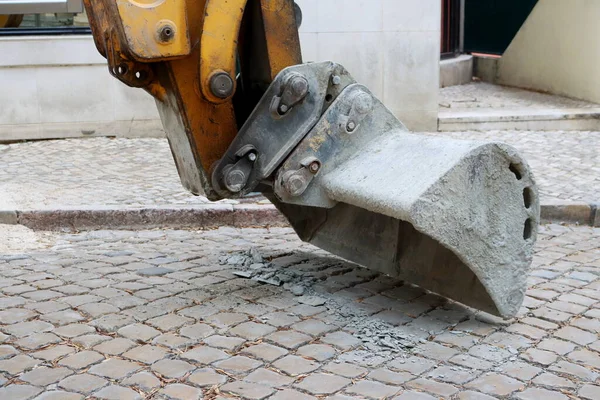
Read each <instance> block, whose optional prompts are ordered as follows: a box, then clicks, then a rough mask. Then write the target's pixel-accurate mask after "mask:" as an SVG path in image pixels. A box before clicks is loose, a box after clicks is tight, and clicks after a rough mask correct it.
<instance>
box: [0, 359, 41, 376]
mask: <svg viewBox="0 0 600 400" xmlns="http://www.w3.org/2000/svg"><path fill="white" fill-rule="evenodd" d="M39 363H40V362H39V361H38V360H35V359H33V358H31V357H29V356H27V355H24V354H19V355H18V356H14V357H13V358H10V359H7V360H0V372H7V373H9V374H11V375H16V374H19V373H21V372H23V371H26V370H28V369H30V368H32V367H34V366H36V365H38V364H39Z"/></svg>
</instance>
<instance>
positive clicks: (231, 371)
mask: <svg viewBox="0 0 600 400" xmlns="http://www.w3.org/2000/svg"><path fill="white" fill-rule="evenodd" d="M52 237H53V238H54V239H52V240H54V242H53V244H51V247H47V248H43V249H41V250H36V251H34V252H30V253H27V254H24V255H23V256H21V257H18V258H16V259H9V260H8V262H10V263H11V264H10V268H2V265H3V263H6V261H5V260H7V257H6V256H4V255H0V280H1V279H4V281H0V286H2V283H1V282H4V283H5V286H3V287H2V289H9V290H8V291H6V290H5V291H4V292H3V293H4V294H3V295H2V296H1V297H0V305H5V306H6V307H4V308H3V310H8V313H6V314H4V315H6V316H7V317H11V318H15V319H16V321H15V322H14V323H10V324H4V325H2V324H0V330H2V331H3V332H4V334H3V335H2V337H0V342H2V345H0V372H1V373H2V376H3V377H2V378H0V385H6V384H7V385H8V387H10V386H13V385H15V384H16V383H31V384H32V385H41V387H45V390H46V392H45V393H44V395H45V396H51V397H49V398H52V396H53V397H54V398H57V396H59V394H56V393H54V394H53V393H52V392H56V388H57V387H58V388H61V390H66V391H67V392H78V393H79V394H75V396H77V397H76V398H80V397H81V395H80V394H81V393H84V394H85V395H86V396H88V395H89V396H96V398H98V397H99V396H97V395H98V393H109V394H110V393H111V392H112V391H113V390H114V391H116V392H122V393H129V394H131V393H132V392H135V393H137V390H141V391H142V392H143V393H150V392H152V391H154V390H157V391H158V392H157V393H155V397H156V398H159V399H163V398H169V397H171V398H177V396H179V398H189V397H191V398H194V396H198V397H200V396H201V395H202V391H204V395H205V396H206V397H209V396H208V395H207V393H209V391H211V390H212V389H211V388H212V387H213V386H217V387H218V388H219V390H220V391H221V393H224V394H227V393H236V391H237V392H239V393H236V394H238V395H240V393H241V391H246V392H244V393H245V394H243V396H246V395H248V394H250V395H251V396H258V398H261V397H260V396H266V397H265V398H267V397H270V396H273V398H275V399H280V398H285V397H282V396H283V395H284V394H287V395H289V399H291V400H292V399H295V398H298V399H311V398H315V395H316V396H319V397H320V396H321V394H324V395H325V396H331V397H332V398H338V399H342V398H357V397H369V396H377V395H379V394H382V393H383V394H389V393H392V391H393V393H392V394H389V395H388V397H389V398H401V399H410V398H417V399H418V398H423V399H431V398H436V397H449V396H451V397H452V398H457V399H461V400H469V399H475V400H477V399H489V398H493V397H494V396H512V397H513V398H519V397H518V396H521V397H522V398H524V399H527V398H535V396H536V395H538V394H540V393H541V394H545V393H546V392H544V391H541V390H546V391H550V392H557V393H560V394H564V395H565V396H570V397H571V398H585V397H584V395H583V394H585V393H587V392H586V391H590V393H592V395H590V396H593V393H594V392H593V389H594V386H593V385H594V382H596V379H598V374H597V369H599V368H600V357H599V356H598V354H599V353H598V351H599V350H600V340H598V338H597V331H598V326H597V324H596V321H597V319H598V318H600V313H596V312H595V310H596V309H595V308H594V306H595V305H597V302H598V300H596V299H595V298H596V297H598V298H600V294H599V293H600V276H598V275H595V274H592V275H594V277H595V279H594V280H592V281H591V282H590V281H589V278H590V276H588V275H587V274H590V273H592V272H593V271H595V268H597V267H600V265H596V264H598V263H599V262H598V258H599V257H597V256H596V253H597V252H598V248H599V247H600V240H599V238H600V232H598V231H597V230H593V229H591V228H576V227H561V226H554V225H550V226H545V227H542V228H541V234H540V241H539V242H538V246H537V249H536V257H535V258H534V267H533V269H532V271H541V273H534V276H533V277H532V278H531V279H530V280H529V292H530V293H531V294H532V295H535V296H536V297H537V299H534V297H528V299H530V300H528V302H527V307H528V308H527V309H526V311H525V312H523V314H522V315H520V316H519V317H517V318H515V319H514V320H511V321H508V322H503V321H501V320H499V319H497V318H490V317H489V316H486V315H484V314H481V313H473V312H472V311H471V310H468V309H466V308H464V307H460V306H458V305H455V304H453V303H443V302H441V301H440V299H439V298H437V297H436V296H432V295H426V294H424V292H422V291H421V290H420V289H418V288H412V287H406V286H399V285H401V283H398V282H395V281H394V280H390V279H387V278H385V279H384V278H381V277H379V276H378V275H376V274H373V273H370V272H369V274H367V275H361V274H362V270H359V271H354V270H353V268H355V267H354V266H349V267H344V268H345V270H344V272H343V273H342V275H339V276H337V277H336V279H335V282H336V285H337V284H338V283H340V282H345V283H344V284H343V285H339V286H335V285H331V286H328V290H327V291H325V292H321V293H322V294H320V295H319V296H322V297H324V298H327V299H331V300H334V301H336V302H340V303H343V304H344V310H345V311H348V310H352V311H353V312H356V313H359V315H361V317H360V318H361V319H362V322H363V323H364V322H368V321H369V320H371V319H372V320H373V321H374V320H375V319H376V318H378V317H377V315H373V316H368V315H370V314H371V313H372V312H373V309H371V308H370V307H371V306H376V307H383V308H384V309H386V311H385V312H386V313H387V315H386V318H388V320H389V321H391V322H393V323H392V324H390V327H391V326H395V329H398V330H399V331H400V332H405V333H407V334H408V333H409V334H414V335H415V338H416V339H415V340H416V341H422V343H417V344H418V346H417V347H416V348H401V349H397V350H398V352H397V353H391V352H389V350H386V349H382V348H377V347H375V348H368V349H367V348H366V345H365V342H363V340H362V339H360V338H358V337H357V336H355V335H354V334H353V332H354V328H353V326H352V323H353V322H352V321H351V320H349V319H348V317H347V316H344V315H341V314H340V313H339V312H340V311H339V310H338V309H337V308H334V307H331V306H330V303H329V300H328V301H327V302H326V303H325V304H324V305H320V306H318V307H313V306H308V305H305V304H301V305H299V303H298V302H297V301H296V297H295V296H293V295H292V294H291V293H288V292H286V291H285V290H283V289H282V288H271V287H263V286H256V284H255V283H253V282H251V281H246V280H243V279H240V278H237V277H234V276H233V275H232V274H231V273H230V270H229V267H228V266H222V265H219V262H218V260H219V257H220V256H221V255H222V254H223V253H229V252H237V251H244V250H246V249H248V248H249V247H252V246H256V247H259V248H260V249H261V252H263V253H264V254H268V255H269V257H273V260H274V261H275V262H279V263H281V264H282V265H284V267H285V268H296V267H297V266H296V265H295V264H293V263H294V262H297V261H294V260H298V259H300V260H301V261H300V262H302V263H306V264H302V265H301V266H300V264H299V266H298V270H306V271H311V270H312V271H314V270H315V267H314V266H319V268H324V267H327V263H332V262H333V263H339V260H337V259H331V258H329V257H328V256H327V255H326V254H325V253H324V252H321V251H316V250H315V249H314V248H312V247H311V246H308V245H305V244H302V243H300V242H299V241H298V240H297V239H296V238H295V237H294V236H293V233H292V232H291V231H290V230H289V229H273V230H269V229H261V230H252V229H247V230H238V229H230V228H228V229H220V230H217V231H207V232H187V231H142V232H110V231H102V232H87V233H85V232H84V233H79V234H73V235H63V234H52ZM282 254H285V258H283V257H281V258H282V260H279V261H278V258H280V256H281V255H282ZM290 254H291V255H290ZM111 258H114V259H115V262H114V263H113V262H111ZM155 260H158V261H156V262H158V263H161V264H157V265H164V266H165V268H169V269H172V270H173V271H176V272H173V273H169V274H166V275H163V276H155V277H141V276H139V275H136V274H135V273H129V272H124V271H126V269H124V268H122V265H125V264H133V263H140V264H146V265H153V264H152V263H153V262H155ZM48 263H50V264H52V265H53V267H52V268H46V269H44V268H43V266H45V265H47V264H48ZM175 263H177V264H178V266H177V267H174V268H171V267H170V265H171V264H175ZM290 263H292V264H290ZM309 264H310V265H313V267H309V266H308V265H309ZM81 266H83V268H82V267H81ZM88 267H89V269H87V268H88ZM334 269H335V268H334ZM131 271H133V272H134V271H135V269H132V270H131ZM348 271H349V272H348ZM543 271H550V272H551V273H547V272H543ZM578 272H579V273H582V274H584V275H581V274H577V273H578ZM344 275H348V276H349V277H348V278H346V277H344ZM21 276H22V279H21V278H19V277H21ZM567 277H569V278H567ZM201 278H208V279H205V280H203V281H200V279H201ZM213 278H215V279H213ZM324 278H325V279H326V278H327V276H324ZM359 278H360V279H359ZM573 278H579V280H578V279H573ZM582 278H585V280H581V279H582ZM40 279H41V280H40ZM46 280H48V281H51V280H55V281H62V282H65V283H67V284H66V285H62V286H61V285H59V286H54V283H56V282H54V283H50V286H46V285H44V284H42V285H38V284H37V283H38V282H44V281H46ZM192 280H194V281H195V280H198V282H199V283H200V284H201V285H203V286H199V287H196V286H194V284H192V283H190V281H192ZM327 280H328V279H326V280H325V282H327ZM25 282H26V284H27V285H28V286H30V287H32V288H33V289H32V290H30V291H37V290H40V291H46V290H52V291H55V292H57V293H64V294H65V296H64V297H61V298H56V299H51V300H36V299H37V297H36V296H34V297H31V296H29V297H24V294H26V293H28V292H22V291H21V290H20V289H17V290H16V291H11V290H10V288H11V287H12V286H21V287H23V285H24V284H25ZM116 282H119V283H116ZM207 282H218V283H209V284H207ZM348 282H349V283H348ZM355 282H358V283H355ZM84 283H85V284H84ZM347 283H348V284H347ZM86 285H87V286H91V288H88V287H86ZM102 285H104V286H102ZM116 286H119V287H118V288H117V287H116ZM166 287H169V290H167V289H166ZM65 288H66V289H65ZM177 288H180V289H177ZM263 288H264V289H265V290H264V293H263V292H261V290H262V289H263ZM336 288H342V289H341V290H340V291H336V290H337V289H336ZM28 290H29V288H28ZM179 290H181V291H179ZM139 291H144V294H143V296H141V297H140V296H138V292H139ZM238 291H239V292H240V293H239V295H233V292H236V293H237V292H238ZM549 292H552V295H550V296H546V295H545V294H547V293H549ZM165 293H167V295H164V294H165ZM157 296H158V299H157V300H154V299H155V298H157ZM257 296H258V297H257ZM338 296H339V297H338ZM43 297H45V295H43V296H41V297H40V298H43ZM144 297H148V298H144ZM7 299H8V300H7ZM363 299H368V300H369V302H368V303H367V305H368V307H365V306H364V304H362V303H364V300H363ZM386 299H389V300H386ZM586 299H589V300H586ZM63 300H64V301H63ZM592 300H593V301H592ZM386 301H389V304H387V303H386ZM361 302H362V303H361ZM355 303H356V304H357V306H356V307H355V306H354V305H355ZM104 304H107V305H109V307H104V306H102V305H104ZM408 304H418V306H410V307H412V309H414V310H417V309H418V310H417V311H418V313H415V315H413V316H409V315H407V314H404V311H406V310H407V309H408V308H407V305H408ZM571 305H574V306H576V307H572V306H571ZM552 307H555V308H560V310H556V309H554V308H552ZM0 309H2V308H0ZM18 310H24V311H22V312H21V311H18ZM103 310H106V311H109V313H108V314H102V315H100V316H99V315H98V314H97V312H103ZM540 310H542V311H543V312H541V311H540ZM0 312H1V311H0ZM71 312H77V313H78V314H79V315H80V316H81V318H83V319H82V320H81V321H78V322H76V323H69V324H66V325H62V326H59V325H58V324H60V323H61V322H62V320H61V319H56V320H54V319H52V322H51V323H50V322H45V321H44V319H46V320H49V319H48V318H47V317H45V315H47V314H53V313H55V314H56V315H58V316H68V315H69V314H70V313H71ZM417 314H418V315H417ZM400 315H401V316H402V317H397V316H400ZM19 318H23V320H19ZM50 318H52V316H51V317H50ZM557 319H560V321H557ZM461 321H462V322H461ZM132 327H133V328H132ZM339 329H343V330H339ZM428 331H433V332H436V333H434V334H430V333H429V332H428ZM144 333H148V334H147V335H144ZM54 335H56V336H54ZM155 335H156V336H155ZM44 337H46V338H51V337H52V338H53V339H52V340H53V341H54V340H56V339H54V338H55V337H56V338H59V339H60V341H61V342H63V343H58V344H51V345H50V346H49V347H44V348H42V349H41V350H40V349H38V350H32V349H29V348H27V346H25V347H21V346H20V345H22V344H26V343H27V341H31V340H32V338H44ZM99 340H103V341H102V342H101V343H96V342H97V341H99ZM140 340H146V341H149V342H150V343H151V344H143V343H142V344H141V343H139V342H137V341H140ZM41 343H43V341H40V344H41ZM276 344H277V345H276ZM36 345H37V344H36ZM30 347H31V346H30ZM386 352H387V353H386ZM113 363H114V366H112V364H113ZM67 364H68V365H67ZM117 364H122V365H123V366H124V368H119V365H117ZM35 367H37V368H35ZM71 368H72V369H71ZM196 368H203V369H201V370H198V369H196ZM154 371H155V372H156V375H155V374H154ZM67 373H68V374H72V375H69V376H66V375H63V374H67ZM157 376H158V377H157ZM159 377H160V379H159ZM324 377H331V378H328V379H331V380H332V381H333V382H340V383H342V382H343V383H347V382H350V383H347V384H346V385H344V386H343V387H337V386H335V385H334V384H333V383H332V382H329V380H328V379H325V378H324ZM14 379H16V380H14ZM172 379H174V380H172ZM161 380H163V381H161ZM57 381H58V382H59V383H58V384H56V382H57ZM313 381H314V382H313ZM7 382H8V383H7ZM70 382H71V384H72V386H69V387H67V386H66V385H68V384H69V383H70ZM94 383H96V384H97V385H101V386H100V387H95V386H94ZM330 383H331V386H328V385H329V384H330ZM47 385H49V386H47ZM161 385H162V387H161ZM177 385H180V386H177ZM227 385H229V386H227ZM269 385H271V386H269ZM320 385H322V387H320ZM585 385H589V386H585ZM21 386H22V385H21ZM91 386H94V387H93V388H91V389H90V387H91ZM338 386H339V385H338ZM111 387H115V389H109V388H111ZM224 387H227V388H228V390H224V389H223V388H224ZM271 387H273V388H278V389H281V391H278V392H277V393H276V392H274V391H272V390H273V389H271ZM290 387H292V388H293V389H290ZM105 388H106V389H105ZM116 388H130V389H132V391H131V392H130V391H127V392H123V391H122V390H119V389H116ZM167 388H168V389H167ZM584 388H585V389H584ZM161 390H162V391H161ZM215 390H216V389H215ZM254 390H256V391H257V392H256V393H255V392H253V391H254ZM210 393H211V395H212V393H215V392H210ZM484 393H485V394H484ZM500 393H502V394H500ZM505 393H508V394H505ZM123 396H125V394H124V395H123ZM186 396H188V397H186ZM334 396H335V397H334ZM527 396H529V397H527ZM532 396H534V397H532ZM106 397H108V395H106ZM545 397H549V396H545ZM58 398H60V397H58ZM65 398H68V397H66V395H65ZM209 398H210V397H209ZM216 398H219V397H218V396H216ZM247 398H250V397H247ZM549 398H550V397H549ZM590 398H593V397H590Z"/></svg>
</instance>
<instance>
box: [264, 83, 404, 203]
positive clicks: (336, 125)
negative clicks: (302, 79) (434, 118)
mask: <svg viewBox="0 0 600 400" xmlns="http://www.w3.org/2000/svg"><path fill="white" fill-rule="evenodd" d="M398 129H402V130H406V128H404V126H403V125H402V123H401V122H400V121H398V120H397V119H396V118H395V117H394V116H393V115H391V113H390V112H389V111H388V110H387V109H386V108H385V106H383V104H381V102H380V101H379V100H377V99H376V98H375V97H374V96H373V95H372V94H371V92H370V91H369V89H367V88H366V87H364V86H362V85H359V84H352V85H350V86H348V87H347V88H346V89H345V90H344V91H343V92H342V94H340V95H339V96H338V98H337V99H336V100H335V101H334V102H333V104H332V105H331V107H329V109H327V111H326V112H325V114H323V117H322V118H321V119H320V120H319V122H318V123H317V124H316V125H315V127H314V128H313V129H312V130H311V131H310V133H309V134H308V135H306V137H305V138H304V140H303V141H302V142H301V143H300V144H299V145H298V146H297V147H296V148H295V149H294V151H293V152H292V153H291V154H290V156H289V157H288V158H287V159H286V160H285V162H284V164H283V165H282V167H281V168H280V169H279V170H278V171H277V175H276V177H275V195H276V196H277V197H278V198H279V199H280V200H281V201H284V202H286V203H290V204H299V205H305V206H313V207H324V208H331V207H333V206H335V205H336V204H337V202H335V201H333V200H331V199H330V198H329V196H327V194H326V193H325V189H324V188H323V185H322V184H321V180H322V177H323V176H324V175H326V174H327V173H329V172H331V171H333V170H335V169H336V168H337V167H338V165H339V164H340V163H342V162H344V161H346V160H348V158H350V157H352V156H353V155H354V154H357V153H360V151H361V150H362V149H364V148H365V147H366V146H367V145H368V144H369V143H370V142H371V141H373V139H375V138H376V137H379V136H381V135H384V134H386V132H389V131H391V130H398ZM306 160H311V161H312V163H307V162H306ZM316 165H318V168H316V167H315V166H316ZM311 166H312V168H310V167H311ZM307 172H308V173H307ZM300 188H301V189H303V190H300Z"/></svg>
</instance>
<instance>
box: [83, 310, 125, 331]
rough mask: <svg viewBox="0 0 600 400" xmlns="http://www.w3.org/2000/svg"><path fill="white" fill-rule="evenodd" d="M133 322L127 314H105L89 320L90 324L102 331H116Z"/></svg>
mask: <svg viewBox="0 0 600 400" xmlns="http://www.w3.org/2000/svg"><path fill="white" fill-rule="evenodd" d="M133 322H135V319H133V317H131V316H129V315H122V314H107V315H103V316H102V317H100V318H98V319H95V320H93V321H92V322H90V324H91V325H92V326H95V327H96V328H98V330H100V331H103V332H116V331H117V330H118V329H120V328H122V327H124V326H127V325H129V324H131V323H133Z"/></svg>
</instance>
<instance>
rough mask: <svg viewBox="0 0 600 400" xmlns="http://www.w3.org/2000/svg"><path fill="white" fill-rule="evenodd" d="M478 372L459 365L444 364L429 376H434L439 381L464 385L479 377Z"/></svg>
mask: <svg viewBox="0 0 600 400" xmlns="http://www.w3.org/2000/svg"><path fill="white" fill-rule="evenodd" d="M477 375H478V374H477V373H475V372H474V371H473V370H467V369H462V368H457V367H449V366H442V367H438V368H436V369H434V370H433V371H431V372H430V373H429V374H427V376H428V377H430V378H433V379H435V380H437V381H442V382H447V383H453V384H455V385H462V384H464V383H467V382H469V381H471V380H473V379H475V378H476V377H477Z"/></svg>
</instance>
